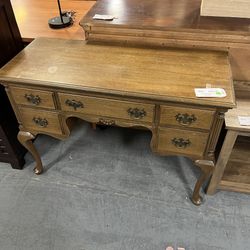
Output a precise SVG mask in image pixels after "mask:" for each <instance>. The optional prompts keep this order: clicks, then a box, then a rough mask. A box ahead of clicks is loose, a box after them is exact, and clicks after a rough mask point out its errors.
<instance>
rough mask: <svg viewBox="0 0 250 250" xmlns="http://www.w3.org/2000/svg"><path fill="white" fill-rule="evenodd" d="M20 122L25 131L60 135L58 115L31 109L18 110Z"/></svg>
mask: <svg viewBox="0 0 250 250" xmlns="http://www.w3.org/2000/svg"><path fill="white" fill-rule="evenodd" d="M19 113H20V115H21V122H22V123H23V126H24V127H25V128H27V129H32V130H35V131H38V132H48V133H53V134H62V130H61V125H60V121H59V117H58V113H56V112H50V111H41V110H39V112H38V110H36V109H31V108H19Z"/></svg>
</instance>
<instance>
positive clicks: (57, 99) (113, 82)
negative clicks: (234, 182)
mask: <svg viewBox="0 0 250 250" xmlns="http://www.w3.org/2000/svg"><path fill="white" fill-rule="evenodd" d="M231 78H232V76H231V71H230V66H229V63H228V55H227V53H226V52H211V51H193V50H191V51H188V50H174V49H172V50H165V49H149V48H147V49H144V48H133V47H119V46H107V45H94V44H86V45H85V44H84V42H82V41H75V40H59V39H56V40H55V39H37V40H35V41H34V42H32V43H31V44H30V45H29V46H28V47H26V48H25V49H24V50H23V51H22V52H21V53H20V54H19V55H18V56H17V57H15V58H14V60H12V61H11V62H10V63H9V64H7V65H6V66H5V67H4V68H3V69H2V70H1V72H0V80H1V83H2V84H3V85H4V86H5V87H6V91H7V93H8V96H9V99H10V100H11V103H12V105H13V108H14V110H15V112H16V116H17V118H18V121H19V123H20V132H19V135H18V138H19V140H20V142H21V143H22V144H23V145H24V146H25V147H27V149H28V150H29V151H30V153H31V154H32V155H33V156H34V158H35V160H36V167H35V172H36V173H37V174H40V173H41V172H42V170H43V167H42V163H41V159H40V156H39V154H38V153H37V151H36V149H35V148H34V145H33V144H32V139H33V138H34V137H35V136H36V135H37V134H39V133H45V134H48V135H51V136H54V137H56V138H59V139H63V138H66V137H68V136H69V134H70V123H71V121H72V119H71V118H72V117H78V118H81V119H84V120H86V121H88V122H93V123H99V124H105V125H117V126H123V127H134V126H135V127H138V126H139V127H144V128H147V129H149V130H150V131H151V132H152V140H151V148H152V150H153V151H154V152H156V153H159V154H162V155H184V156H187V157H190V158H191V159H193V160H194V161H195V163H196V165H198V166H199V167H200V168H201V169H202V171H203V174H202V175H201V177H200V178H199V180H198V181H197V183H196V186H195V189H194V193H193V197H192V201H193V202H194V203H195V204H197V205H198V204H200V203H201V197H200V195H199V190H200V187H201V185H202V184H203V182H204V181H205V180H206V179H207V178H208V177H209V176H210V175H211V173H212V171H213V160H214V151H215V146H216V144H217V140H218V136H219V133H220V130H221V127H222V124H223V118H224V113H225V112H226V111H227V110H228V109H229V108H232V107H234V106H235V101H234V91H233V86H232V79H231ZM207 83H209V84H211V85H212V86H213V87H221V88H224V89H225V91H226V93H227V96H226V97H224V98H210V99H209V98H197V97H196V96H195V94H194V88H196V87H205V86H206V84H207ZM114 157H115V156H114Z"/></svg>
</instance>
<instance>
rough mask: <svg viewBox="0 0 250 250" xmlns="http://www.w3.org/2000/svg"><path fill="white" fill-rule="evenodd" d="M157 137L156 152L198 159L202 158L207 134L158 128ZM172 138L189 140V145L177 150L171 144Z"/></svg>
mask: <svg viewBox="0 0 250 250" xmlns="http://www.w3.org/2000/svg"><path fill="white" fill-rule="evenodd" d="M158 136H159V138H158V150H159V151H161V152H172V153H173V154H181V155H186V156H190V155H192V156H196V157H198V158H199V157H201V158H203V155H204V151H205V148H206V146H207V140H208V136H209V133H204V132H198V131H191V130H181V129H173V128H160V129H159V132H158ZM174 138H176V139H180V138H181V139H184V140H189V141H190V145H188V146H187V147H185V148H178V147H176V146H175V145H174V143H173V142H172V140H173V139H174Z"/></svg>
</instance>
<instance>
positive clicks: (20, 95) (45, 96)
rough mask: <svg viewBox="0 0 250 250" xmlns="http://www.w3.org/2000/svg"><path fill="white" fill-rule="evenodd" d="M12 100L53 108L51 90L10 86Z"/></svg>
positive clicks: (18, 102)
mask: <svg viewBox="0 0 250 250" xmlns="http://www.w3.org/2000/svg"><path fill="white" fill-rule="evenodd" d="M10 91H11V94H12V97H13V99H14V101H15V102H16V103H17V104H22V105H29V106H36V107H40V108H49V109H55V105H54V100H53V92H51V91H42V90H36V89H26V88H16V87H10Z"/></svg>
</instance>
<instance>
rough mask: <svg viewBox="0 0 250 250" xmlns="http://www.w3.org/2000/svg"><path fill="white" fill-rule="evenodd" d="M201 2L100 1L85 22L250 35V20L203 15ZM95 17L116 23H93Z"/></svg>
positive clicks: (83, 22)
mask: <svg viewBox="0 0 250 250" xmlns="http://www.w3.org/2000/svg"><path fill="white" fill-rule="evenodd" d="M200 6H201V0H188V1H187V0H119V1H117V0H99V1H97V2H96V4H95V5H94V6H93V7H92V9H91V10H90V11H89V12H88V13H87V15H86V16H85V17H84V18H83V19H82V20H81V22H80V23H81V25H84V24H86V23H88V24H90V25H93V26H105V27H106V26H107V27H112V26H114V27H116V26H120V27H127V28H140V29H143V28H146V29H159V30H173V29H174V30H190V29H191V30H192V31H199V30H208V31H209V32H218V31H220V32H221V31H225V32H230V33H234V32H236V33H247V34H250V19H247V18H230V17H205V16H200ZM95 14H107V15H114V16H115V17H116V18H115V19H114V20H113V21H102V20H93V16H94V15H95Z"/></svg>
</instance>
